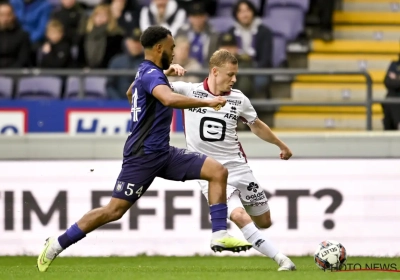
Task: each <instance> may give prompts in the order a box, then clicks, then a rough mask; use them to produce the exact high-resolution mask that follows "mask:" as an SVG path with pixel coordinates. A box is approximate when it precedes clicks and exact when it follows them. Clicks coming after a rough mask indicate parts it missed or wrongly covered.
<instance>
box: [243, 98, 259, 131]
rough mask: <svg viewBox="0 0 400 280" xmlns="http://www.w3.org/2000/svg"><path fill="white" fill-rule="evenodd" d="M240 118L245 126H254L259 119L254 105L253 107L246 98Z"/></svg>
mask: <svg viewBox="0 0 400 280" xmlns="http://www.w3.org/2000/svg"><path fill="white" fill-rule="evenodd" d="M239 117H240V119H241V120H242V121H243V122H244V123H245V124H249V125H251V124H253V123H254V122H255V121H256V120H257V118H258V116H257V112H256V110H254V107H253V105H251V102H250V100H249V99H248V98H247V97H246V96H245V97H244V100H243V105H242V110H241V112H240V115H239Z"/></svg>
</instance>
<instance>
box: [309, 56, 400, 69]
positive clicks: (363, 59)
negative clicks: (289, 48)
mask: <svg viewBox="0 0 400 280" xmlns="http://www.w3.org/2000/svg"><path fill="white" fill-rule="evenodd" d="M397 59H398V55H394V54H387V55H384V54H321V53H310V54H309V55H308V69H309V70H312V71H319V70H321V71H328V70H341V71H358V70H362V69H370V70H387V69H388V67H389V65H390V63H391V62H392V61H393V60H397Z"/></svg>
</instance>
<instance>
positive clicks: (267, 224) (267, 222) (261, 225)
mask: <svg viewBox="0 0 400 280" xmlns="http://www.w3.org/2000/svg"><path fill="white" fill-rule="evenodd" d="M256 225H257V227H258V228H264V229H265V228H269V227H270V226H271V225H272V222H271V219H263V220H259V221H257V222H256Z"/></svg>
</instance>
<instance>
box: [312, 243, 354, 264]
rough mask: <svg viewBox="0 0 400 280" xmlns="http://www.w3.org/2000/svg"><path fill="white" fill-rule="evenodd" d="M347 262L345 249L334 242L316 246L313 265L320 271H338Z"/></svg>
mask: <svg viewBox="0 0 400 280" xmlns="http://www.w3.org/2000/svg"><path fill="white" fill-rule="evenodd" d="M346 261H347V253H346V249H345V248H344V246H343V245H342V244H340V243H339V242H337V241H335V240H326V241H323V242H321V243H319V244H318V247H317V250H316V251H315V254H314V262H315V264H316V265H317V266H318V267H319V268H320V269H322V270H326V269H328V270H340V269H341V268H342V267H343V265H344V264H346Z"/></svg>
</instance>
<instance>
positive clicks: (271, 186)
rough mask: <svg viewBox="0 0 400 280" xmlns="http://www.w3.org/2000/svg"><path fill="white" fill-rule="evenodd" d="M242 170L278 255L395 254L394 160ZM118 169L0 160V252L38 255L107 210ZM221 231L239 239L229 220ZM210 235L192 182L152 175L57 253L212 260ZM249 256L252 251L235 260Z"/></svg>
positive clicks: (398, 225) (256, 164)
mask: <svg viewBox="0 0 400 280" xmlns="http://www.w3.org/2000/svg"><path fill="white" fill-rule="evenodd" d="M249 164H250V166H251V167H252V169H253V172H254V174H255V176H256V177H257V179H258V181H259V183H260V185H261V187H263V188H264V189H265V192H266V194H267V196H268V197H269V203H270V208H271V216H272V222H273V225H272V227H271V228H269V229H266V230H264V232H265V234H266V236H267V237H268V238H270V239H271V240H272V241H273V242H274V243H275V244H276V246H277V247H278V248H279V249H280V250H281V251H282V252H283V253H285V254H288V255H307V254H312V253H313V252H314V250H315V249H316V247H317V245H318V243H319V242H321V241H323V240H326V239H333V240H337V241H339V242H341V243H342V244H343V245H344V246H345V247H346V249H347V252H348V254H349V255H350V256H355V255H368V256H383V255H386V256H393V255H399V254H400V247H399V246H397V245H398V244H400V235H399V234H398V232H399V230H400V222H399V217H400V206H399V200H400V188H399V182H400V172H398V166H399V160H389V159H388V160H361V159H359V160H356V159H354V160H352V159H348V160H300V159H298V160H297V159H293V160H289V161H280V160H261V159H258V160H255V159H254V160H250V163H249ZM120 167H121V162H120V161H37V162H35V161H15V162H0V170H2V172H1V173H0V221H2V223H1V224H0V241H1V244H2V245H1V251H0V255H21V254H28V255H29V254H37V253H38V252H39V251H40V249H41V248H42V245H43V242H44V240H45V239H46V238H47V237H48V236H51V235H58V234H61V233H63V232H64V231H65V229H66V228H68V227H69V226H70V225H72V224H73V223H74V222H76V221H77V220H78V219H79V218H80V217H81V216H82V215H83V214H84V213H86V212H87V211H89V210H91V209H92V208H96V207H99V206H102V205H105V204H106V203H108V201H109V198H110V195H111V192H112V189H113V188H114V186H115V183H116V178H117V176H118V174H119V171H120ZM92 170H93V171H92ZM229 231H230V233H231V234H233V235H235V236H238V237H242V234H241V231H240V230H239V229H238V228H237V227H236V226H235V225H233V224H231V223H230V229H229ZM210 237H211V227H210V222H209V213H208V206H207V204H206V201H205V199H204V197H203V196H202V194H201V192H200V188H199V186H198V184H197V182H196V181H188V182H172V181H167V180H164V179H160V178H157V179H156V180H155V181H154V183H153V185H152V186H151V187H150V189H149V190H148V191H147V193H145V194H144V196H143V197H142V198H141V199H140V200H139V201H138V203H137V204H135V205H134V206H133V207H132V208H131V210H130V211H128V213H126V215H125V216H124V217H123V218H122V219H121V220H119V221H116V222H113V223H111V224H109V225H106V226H104V227H102V228H101V229H99V230H96V231H94V232H92V233H90V234H88V236H87V237H86V238H85V239H84V240H82V241H80V242H79V243H77V244H75V245H74V246H72V247H70V248H69V249H68V250H67V251H65V252H64V253H63V255H64V256H67V255H74V256H108V255H122V256H124V255H125V256H129V255H137V254H141V253H145V254H149V255H153V254H157V255H195V254H213V253H212V251H211V250H210V248H209V242H210ZM253 254H259V253H258V252H257V251H256V250H250V251H248V252H247V253H243V254H241V255H253ZM222 255H232V254H230V253H224V254H222Z"/></svg>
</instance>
